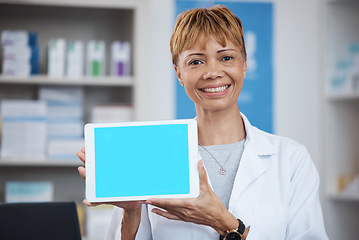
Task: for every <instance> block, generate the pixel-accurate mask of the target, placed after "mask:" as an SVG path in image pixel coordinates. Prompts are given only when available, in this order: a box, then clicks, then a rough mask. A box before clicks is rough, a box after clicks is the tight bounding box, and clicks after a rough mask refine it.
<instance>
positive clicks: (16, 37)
mask: <svg viewBox="0 0 359 240" xmlns="http://www.w3.org/2000/svg"><path fill="white" fill-rule="evenodd" d="M28 43H29V33H28V31H25V30H3V31H2V32H1V45H3V46H11V47H16V46H27V45H28Z"/></svg>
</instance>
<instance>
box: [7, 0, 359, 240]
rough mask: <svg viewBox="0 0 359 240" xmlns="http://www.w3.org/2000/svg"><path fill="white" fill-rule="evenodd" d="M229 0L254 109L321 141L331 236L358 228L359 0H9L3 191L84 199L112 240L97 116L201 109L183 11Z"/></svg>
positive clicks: (280, 126) (277, 127)
mask: <svg viewBox="0 0 359 240" xmlns="http://www.w3.org/2000/svg"><path fill="white" fill-rule="evenodd" d="M215 4H224V5H226V6H227V7H229V8H230V9H231V10H232V11H233V12H234V13H235V14H236V15H237V16H238V17H239V18H240V19H241V20H242V23H243V26H244V34H245V41H246V47H247V54H248V73H247V77H246V79H245V82H244V89H243V91H242V93H241V96H240V98H239V99H238V102H239V106H240V110H241V111H243V112H244V113H245V114H246V115H247V116H248V118H249V120H250V121H251V122H252V124H253V125H255V126H257V127H258V128H260V129H263V130H265V131H268V132H271V133H274V134H278V135H282V136H286V137H290V138H293V139H295V140H297V141H299V142H300V143H302V144H304V145H305V146H306V147H307V148H308V150H309V152H310V154H311V156H312V159H313V161H314V163H315V165H316V167H317V169H318V172H319V174H320V178H321V188H320V194H321V195H320V196H321V202H322V208H323V213H324V218H325V224H326V230H327V233H328V235H329V238H330V239H348V240H354V239H358V235H359V228H358V226H359V214H358V213H359V178H358V172H359V124H358V123H359V28H358V26H359V2H358V1H355V0H352V1H348V0H291V1H287V0H267V1H257V0H256V1H250V0H247V1H235V0H231V1H194V0H101V1H99V0H87V1H82V0H71V1H70V0H8V1H6V0H0V33H1V50H0V70H1V75H0V116H1V118H0V119H1V121H0V134H1V140H0V202H1V203H4V202H34V201H35V202H36V201H77V202H78V203H79V204H78V213H79V220H80V225H81V227H82V234H83V235H84V236H86V239H93V240H94V239H103V236H104V234H105V232H106V229H107V227H108V223H109V221H110V217H111V211H112V209H111V208H110V207H96V208H91V209H88V208H84V207H83V205H82V203H81V202H82V200H83V198H84V182H83V180H82V179H81V178H80V176H79V175H78V173H77V166H79V165H81V164H80V161H79V160H77V158H76V156H75V152H76V151H78V150H79V149H80V147H81V146H83V144H84V142H83V125H84V124H85V123H88V122H116V121H140V120H164V119H176V118H193V117H195V116H194V114H195V113H194V108H193V105H192V104H191V103H190V101H189V100H188V99H187V97H186V96H185V94H184V92H183V90H182V88H181V87H180V85H179V84H178V82H177V80H176V78H175V74H174V71H173V66H172V64H171V56H170V51H169V39H170V36H171V33H172V29H173V25H174V21H175V18H176V16H177V14H178V13H179V12H181V11H183V10H186V9H189V8H193V7H197V6H199V7H203V6H211V5H215Z"/></svg>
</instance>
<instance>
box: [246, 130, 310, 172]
mask: <svg viewBox="0 0 359 240" xmlns="http://www.w3.org/2000/svg"><path fill="white" fill-rule="evenodd" d="M252 130H253V134H255V135H257V139H262V141H267V142H268V143H269V145H271V147H272V149H273V152H272V153H273V154H272V155H271V159H272V160H273V161H278V163H279V164H281V165H282V164H284V165H287V166H288V167H289V168H290V169H291V173H292V174H294V173H295V172H296V171H297V170H299V169H303V170H309V169H312V170H314V171H316V168H315V166H314V164H313V161H312V159H311V156H310V154H309V151H308V150H307V148H306V147H305V146H304V145H303V144H301V143H299V142H298V141H296V140H293V139H291V138H288V137H283V136H278V135H275V134H271V133H267V132H264V131H262V130H259V129H258V128H256V127H253V126H252ZM262 141H261V142H262Z"/></svg>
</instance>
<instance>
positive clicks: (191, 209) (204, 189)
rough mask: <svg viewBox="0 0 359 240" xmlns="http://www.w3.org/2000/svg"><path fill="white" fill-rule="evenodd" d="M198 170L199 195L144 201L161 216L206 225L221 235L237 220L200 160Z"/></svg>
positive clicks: (236, 224)
mask: <svg viewBox="0 0 359 240" xmlns="http://www.w3.org/2000/svg"><path fill="white" fill-rule="evenodd" d="M198 172H199V181H200V195H199V196H198V197H197V198H184V199H179V198H175V199H158V198H152V199H148V200H147V201H146V202H145V203H147V204H150V205H153V206H156V207H158V208H154V209H153V210H152V212H154V213H156V214H158V215H160V216H162V217H165V218H168V219H172V220H180V221H185V222H192V223H196V224H201V225H207V226H210V227H212V228H213V229H215V230H216V231H217V232H218V233H219V234H221V235H222V236H223V235H225V233H226V231H227V230H230V229H236V228H237V227H238V221H237V219H236V218H235V217H234V216H233V215H232V214H231V213H230V212H228V210H227V209H226V207H225V206H224V205H223V203H222V201H221V200H220V199H219V197H218V196H217V195H216V194H215V193H214V192H213V190H212V188H211V187H210V185H209V183H208V179H207V173H206V170H205V169H204V167H203V161H202V160H200V161H199V163H198ZM159 208H161V209H159Z"/></svg>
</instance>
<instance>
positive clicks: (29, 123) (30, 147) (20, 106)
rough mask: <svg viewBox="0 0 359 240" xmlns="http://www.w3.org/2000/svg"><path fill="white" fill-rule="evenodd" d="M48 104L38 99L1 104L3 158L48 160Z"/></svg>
mask: <svg viewBox="0 0 359 240" xmlns="http://www.w3.org/2000/svg"><path fill="white" fill-rule="evenodd" d="M45 116H46V103H45V102H44V101H35V100H3V101H2V102H1V118H2V139H1V158H2V159H11V160H14V161H15V160H32V161H42V160H45V158H46V148H45V146H46V138H47V127H46V121H45Z"/></svg>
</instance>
